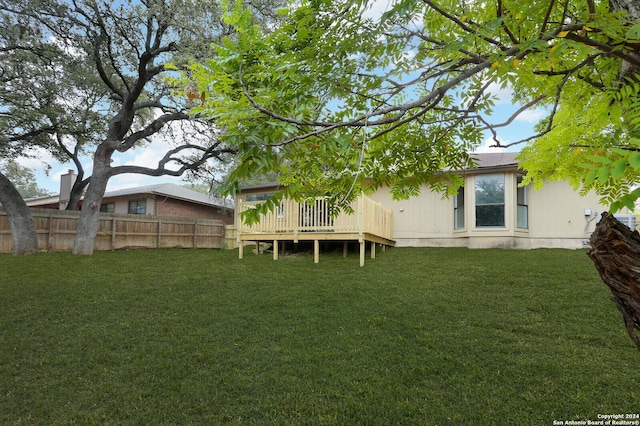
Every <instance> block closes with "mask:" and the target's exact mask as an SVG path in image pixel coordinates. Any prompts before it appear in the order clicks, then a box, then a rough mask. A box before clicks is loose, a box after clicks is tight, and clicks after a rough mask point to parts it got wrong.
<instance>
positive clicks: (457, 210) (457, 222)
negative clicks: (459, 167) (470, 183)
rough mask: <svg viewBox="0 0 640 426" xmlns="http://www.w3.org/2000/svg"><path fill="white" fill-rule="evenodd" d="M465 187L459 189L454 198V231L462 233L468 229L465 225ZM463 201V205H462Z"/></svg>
mask: <svg viewBox="0 0 640 426" xmlns="http://www.w3.org/2000/svg"><path fill="white" fill-rule="evenodd" d="M464 198H465V197H464V186H461V187H460V188H458V192H457V193H456V195H455V197H453V229H454V231H461V230H464V229H466V223H465V217H464V216H465V210H464V205H465V199H464ZM461 201H462V203H460V202H461Z"/></svg>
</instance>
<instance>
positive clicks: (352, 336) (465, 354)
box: [0, 248, 640, 425]
mask: <svg viewBox="0 0 640 426" xmlns="http://www.w3.org/2000/svg"><path fill="white" fill-rule="evenodd" d="M320 262H321V263H320V264H317V265H315V264H313V258H312V257H309V256H291V257H281V258H280V260H278V261H276V262H274V261H273V260H272V259H271V257H270V256H269V255H263V256H255V255H247V254H245V259H244V260H238V259H237V251H214V250H179V249H178V250H173V249H167V250H148V251H129V252H126V251H120V252H99V253H96V254H94V255H93V256H90V257H77V256H72V255H71V254H68V253H43V254H38V255H34V256H28V257H24V258H13V257H11V256H10V255H0V307H1V310H0V424H3V425H12V424H17V425H33V424H43V425H44V424H46V425H56V424H101V425H102V424H154V425H161V424H180V425H185V424H238V425H240V424H242V425H250V424H385V425H397V424H427V425H431V424H440V425H447V424H456V425H459V424H467V425H498V424H500V425H506V424H519V425H522V424H526V425H546V424H553V421H554V420H559V421H564V420H587V419H589V420H597V415H598V414H599V413H601V414H617V413H637V412H638V411H639V407H640V386H638V384H639V383H640V368H638V364H639V361H640V352H639V351H638V350H637V349H636V347H635V345H634V344H633V343H632V342H631V340H630V339H629V338H628V337H627V335H626V333H625V331H624V328H623V325H622V318H621V316H620V314H619V313H618V312H617V310H616V308H615V305H614V304H613V303H611V302H610V301H609V300H608V291H607V289H606V287H605V286H604V284H602V283H601V282H600V280H599V277H598V275H597V273H596V272H595V268H594V267H593V265H592V264H591V262H590V260H589V259H588V258H587V256H586V253H585V251H565V250H533V251H505V250H467V249H426V248H421V249H417V248H416V249H411V248H396V249H391V250H387V252H385V253H380V252H379V253H378V256H377V259H375V260H367V263H366V266H365V267H364V268H360V267H359V266H358V259H357V255H356V254H354V255H351V256H350V257H349V258H347V259H343V258H342V256H341V254H326V255H322V256H321V259H320Z"/></svg>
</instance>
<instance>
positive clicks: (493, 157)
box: [242, 152, 520, 191]
mask: <svg viewBox="0 0 640 426" xmlns="http://www.w3.org/2000/svg"><path fill="white" fill-rule="evenodd" d="M518 154H520V153H519V152H483V153H471V154H469V156H470V157H471V158H474V159H475V160H476V166H475V167H474V168H472V169H467V170H465V171H470V170H474V171H483V170H487V171H488V170H495V169H515V168H517V167H518V161H517V160H516V157H517V156H518ZM279 186H281V185H280V184H279V183H278V182H268V183H261V184H258V185H248V186H245V187H244V188H242V191H258V190H262V189H271V188H277V187H279Z"/></svg>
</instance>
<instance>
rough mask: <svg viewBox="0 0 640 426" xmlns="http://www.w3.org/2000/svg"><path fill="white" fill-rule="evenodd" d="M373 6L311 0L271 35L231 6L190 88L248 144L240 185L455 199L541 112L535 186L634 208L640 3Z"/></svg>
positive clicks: (639, 161)
mask: <svg viewBox="0 0 640 426" xmlns="http://www.w3.org/2000/svg"><path fill="white" fill-rule="evenodd" d="M372 6H375V3H374V2H371V1H367V0H357V1H337V2H336V1H329V0H303V1H301V2H296V3H295V7H292V8H290V9H288V10H286V11H285V12H283V13H285V14H286V20H285V22H284V23H283V24H282V25H281V26H279V27H278V28H277V29H276V30H275V31H272V32H271V33H269V34H265V33H264V32H263V31H261V29H260V28H258V27H256V26H255V25H253V23H252V20H251V14H250V12H249V11H248V10H246V9H243V8H242V7H241V5H239V4H238V3H235V4H234V5H229V7H228V8H227V10H226V14H225V16H224V19H225V22H227V24H228V25H230V26H232V27H233V28H234V29H235V32H234V34H233V35H232V36H229V37H226V38H224V39H223V40H222V41H221V42H220V43H218V45H217V54H216V55H215V56H214V57H212V58H210V59H208V60H207V61H201V62H199V63H196V64H195V65H193V66H192V68H191V70H190V72H189V74H188V76H185V77H184V79H183V80H182V82H181V84H182V87H183V88H184V93H186V94H187V95H188V96H191V97H194V98H198V99H200V102H199V105H197V106H195V107H194V108H193V112H194V113H197V114H201V115H205V116H208V117H210V118H212V119H215V120H216V122H218V123H219V124H220V125H221V126H222V128H224V132H223V134H222V135H221V138H222V139H223V140H224V141H225V142H226V143H228V144H229V145H230V146H233V147H236V148H237V149H238V152H239V155H240V159H241V163H240V165H239V167H238V168H237V169H236V170H235V172H234V173H233V174H232V175H231V179H230V181H229V183H228V185H227V186H226V188H225V190H227V191H229V192H233V191H234V190H235V189H237V185H238V182H240V181H241V180H242V179H243V178H246V177H247V176H251V175H255V174H260V173H265V172H276V173H277V174H278V175H279V181H280V183H282V184H283V188H284V189H283V192H284V195H287V196H290V197H293V198H304V197H307V196H314V195H325V194H329V196H330V197H331V198H332V201H333V202H334V203H336V204H337V205H338V206H341V207H346V206H347V205H348V202H349V201H351V199H352V198H353V197H354V196H355V195H357V193H359V192H360V191H366V190H371V189H374V188H377V187H379V186H381V185H389V186H390V187H391V188H392V191H393V193H394V195H395V196H396V197H407V196H411V195H414V194H416V193H417V192H418V191H419V190H420V187H421V186H422V185H427V186H430V187H431V188H432V189H436V190H441V191H444V192H445V193H449V194H452V193H454V191H455V187H456V186H457V185H459V184H460V181H459V180H458V179H457V178H456V175H455V173H451V172H452V171H455V170H460V169H462V168H464V167H466V166H468V165H469V162H470V161H471V160H470V159H469V157H468V155H467V154H468V152H469V151H471V150H472V149H473V148H474V147H476V146H477V145H478V144H479V143H480V142H481V141H482V140H483V138H484V135H485V134H486V133H487V132H489V134H492V135H493V136H494V138H495V142H496V143H495V144H496V145H498V146H500V145H501V144H500V139H499V137H498V132H499V129H500V127H502V126H505V125H507V124H509V123H510V122H511V121H512V120H513V119H514V118H515V117H516V116H517V115H519V114H522V113H523V112H524V111H526V110H528V109H533V108H537V109H543V110H544V111H545V112H546V118H545V119H544V120H542V121H541V122H540V124H539V125H538V128H537V134H535V135H523V138H522V140H521V141H518V142H520V143H523V144H525V143H526V146H525V148H524V149H523V152H522V154H521V164H522V165H523V166H524V167H525V168H526V169H527V170H528V171H529V173H528V177H527V179H528V180H527V181H526V182H525V183H534V184H536V185H539V184H541V182H543V181H544V180H547V179H554V178H561V179H565V178H570V179H571V180H572V182H573V183H574V184H575V185H577V186H580V185H581V186H582V188H583V190H585V191H587V190H591V189H596V190H597V191H598V192H599V193H600V194H601V195H603V197H605V199H606V200H607V201H609V202H611V203H613V205H612V208H613V209H616V208H619V207H621V206H622V205H628V206H630V207H631V206H632V205H633V201H635V199H636V198H637V197H638V195H640V193H639V192H638V191H635V190H632V184H633V183H634V182H635V181H636V180H637V177H638V176H637V174H638V170H639V169H640V152H638V150H639V149H640V139H638V131H637V126H638V124H640V118H638V100H637V98H638V96H637V95H638V92H639V91H640V86H639V84H638V80H637V77H636V74H635V71H636V70H637V67H638V66H640V23H639V22H638V10H640V3H639V2H638V1H637V0H633V1H629V0H623V1H611V2H608V1H606V2H605V1H596V0H568V1H565V2H558V1H555V0H548V1H544V2H539V1H518V2H516V1H507V0H496V1H493V2H476V1H463V2H459V1H452V0H440V1H435V0H434V1H431V0H398V1H396V2H393V3H391V5H390V6H389V7H388V9H387V10H386V11H384V12H383V13H379V14H377V15H376V14H374V13H372V11H371V7H372ZM496 88H500V89H506V90H508V91H509V93H510V94H511V101H512V103H513V105H514V107H513V115H512V116H511V117H509V118H508V119H507V120H506V121H504V122H493V121H492V118H491V117H492V112H493V107H494V105H495V100H496V93H495V89H496ZM272 206H273V205H269V203H267V204H266V205H265V206H264V207H263V208H272ZM259 211H260V210H256V211H254V212H253V213H255V214H257V213H259Z"/></svg>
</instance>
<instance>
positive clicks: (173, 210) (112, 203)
mask: <svg viewBox="0 0 640 426" xmlns="http://www.w3.org/2000/svg"><path fill="white" fill-rule="evenodd" d="M100 211H102V212H111V213H126V214H147V215H154V216H179V217H192V218H203V219H218V220H222V221H223V222H224V223H225V225H228V224H233V201H231V200H227V199H224V198H221V197H213V196H210V195H207V194H202V193H200V192H197V191H192V190H190V189H188V188H184V187H182V186H179V185H176V184H173V183H160V184H156V185H148V186H141V187H137V188H127V189H121V190H117V191H109V192H106V193H105V194H104V197H103V199H102V204H101V205H100Z"/></svg>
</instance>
